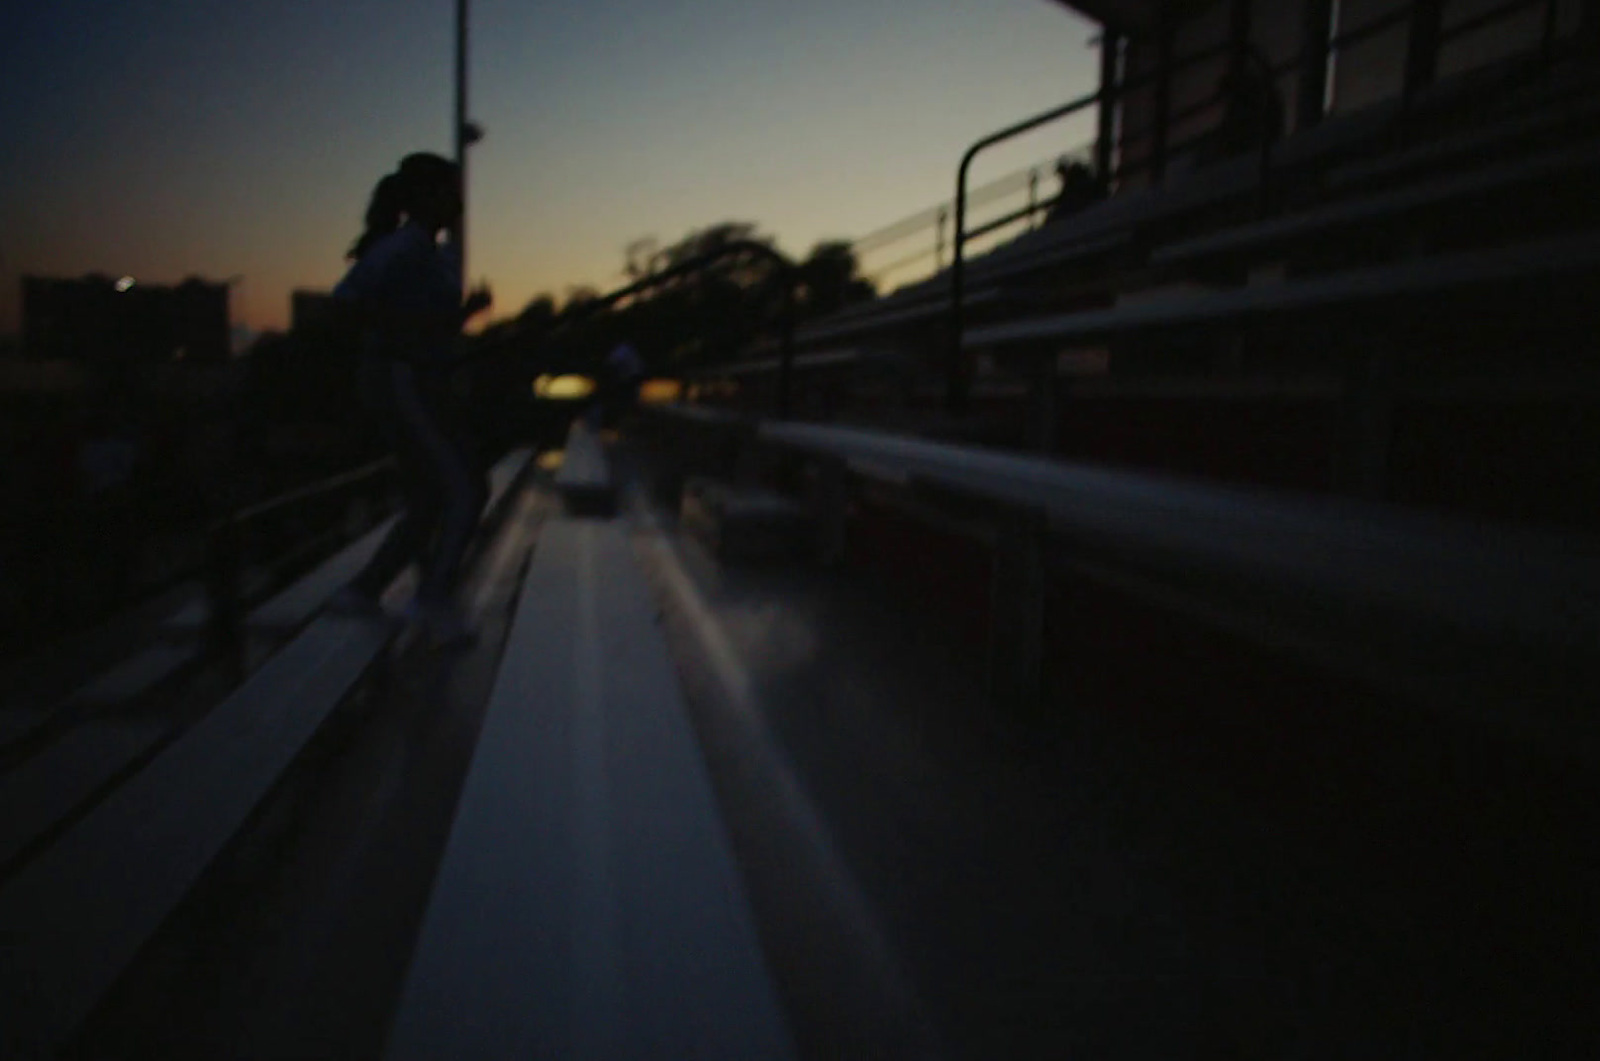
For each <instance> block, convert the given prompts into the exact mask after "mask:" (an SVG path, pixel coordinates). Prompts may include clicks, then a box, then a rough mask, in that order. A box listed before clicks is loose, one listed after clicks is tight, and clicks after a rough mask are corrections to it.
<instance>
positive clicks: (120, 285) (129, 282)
mask: <svg viewBox="0 0 1600 1061" xmlns="http://www.w3.org/2000/svg"><path fill="white" fill-rule="evenodd" d="M132 286H133V277H131V276H124V277H123V278H122V279H121V280H118V281H117V283H116V288H117V290H118V291H126V290H128V288H130V287H132Z"/></svg>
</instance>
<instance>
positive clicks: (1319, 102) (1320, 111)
mask: <svg viewBox="0 0 1600 1061" xmlns="http://www.w3.org/2000/svg"><path fill="white" fill-rule="evenodd" d="M1302 16H1303V17H1302V20H1301V23H1300V86H1299V98H1298V99H1296V100H1295V126H1296V128H1299V129H1310V128H1311V127H1312V126H1315V125H1320V124H1321V123H1322V119H1323V118H1324V117H1326V116H1327V92H1328V42H1329V40H1330V38H1331V36H1332V23H1333V0H1305V7H1304V8H1303V9H1302Z"/></svg>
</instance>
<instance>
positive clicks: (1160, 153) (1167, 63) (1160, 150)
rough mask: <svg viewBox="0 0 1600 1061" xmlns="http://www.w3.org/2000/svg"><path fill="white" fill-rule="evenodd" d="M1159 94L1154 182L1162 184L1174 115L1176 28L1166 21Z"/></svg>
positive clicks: (1153, 134) (1160, 37)
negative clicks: (1169, 127)
mask: <svg viewBox="0 0 1600 1061" xmlns="http://www.w3.org/2000/svg"><path fill="white" fill-rule="evenodd" d="M1155 95H1156V98H1155V106H1154V107H1153V108H1152V110H1153V114H1152V117H1151V121H1152V123H1153V124H1152V128H1151V130H1150V183H1152V184H1160V183H1161V182H1162V180H1163V179H1164V178H1165V176H1166V172H1167V127H1168V126H1169V125H1170V124H1171V114H1172V27H1171V26H1169V25H1166V24H1165V23H1163V24H1162V26H1161V30H1160V32H1159V33H1158V34H1157V35H1156V83H1155Z"/></svg>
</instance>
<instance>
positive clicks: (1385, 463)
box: [1334, 344, 1400, 501]
mask: <svg viewBox="0 0 1600 1061" xmlns="http://www.w3.org/2000/svg"><path fill="white" fill-rule="evenodd" d="M1399 354H1400V351H1399V350H1398V349H1396V348H1394V347H1392V346H1388V345H1384V344H1377V345H1372V346H1368V347H1367V348H1365V349H1362V350H1361V351H1359V352H1352V353H1351V354H1349V355H1348V357H1349V361H1348V362H1347V364H1346V367H1345V391H1344V416H1343V421H1344V422H1343V428H1344V432H1343V438H1342V439H1341V442H1340V447H1339V450H1338V452H1337V453H1336V454H1335V457H1334V460H1335V469H1334V471H1335V488H1336V489H1337V490H1338V491H1339V492H1340V493H1343V494H1347V495H1350V496H1353V497H1359V498H1363V499H1366V500H1369V501H1382V500H1383V499H1384V496H1385V494H1386V493H1387V490H1388V478H1389V451H1390V448H1391V446H1392V443H1393V439H1394V417H1395V402H1396V390H1397V388H1396V375H1397V371H1396V365H1395V361H1396V360H1397V358H1398V356H1399Z"/></svg>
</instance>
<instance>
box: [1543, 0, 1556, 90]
mask: <svg viewBox="0 0 1600 1061" xmlns="http://www.w3.org/2000/svg"><path fill="white" fill-rule="evenodd" d="M1556 7H1557V5H1556V0H1544V25H1543V26H1541V27H1540V29H1539V73H1540V74H1541V75H1542V76H1543V77H1546V78H1548V77H1549V76H1550V67H1551V65H1552V63H1553V61H1554V59H1555V48H1556V14H1557V10H1556Z"/></svg>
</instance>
